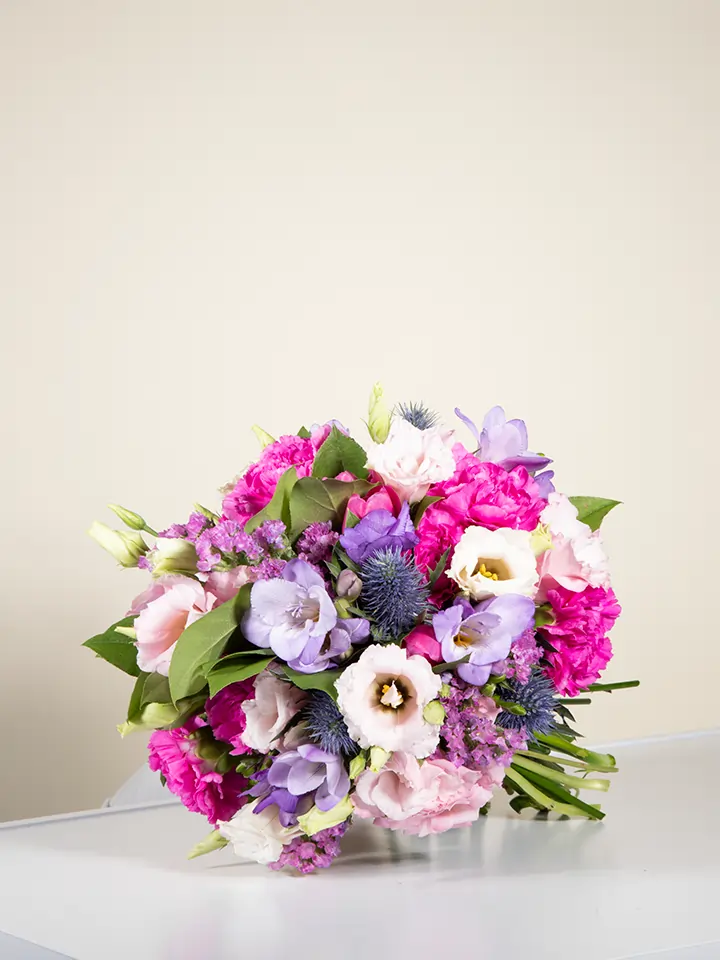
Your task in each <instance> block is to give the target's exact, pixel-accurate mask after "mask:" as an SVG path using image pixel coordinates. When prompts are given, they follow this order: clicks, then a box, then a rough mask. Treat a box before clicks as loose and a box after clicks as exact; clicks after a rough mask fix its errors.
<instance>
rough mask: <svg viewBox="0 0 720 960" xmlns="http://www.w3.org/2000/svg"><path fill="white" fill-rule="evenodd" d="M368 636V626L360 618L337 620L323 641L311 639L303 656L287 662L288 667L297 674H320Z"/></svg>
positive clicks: (321, 639)
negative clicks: (354, 644) (353, 645)
mask: <svg viewBox="0 0 720 960" xmlns="http://www.w3.org/2000/svg"><path fill="white" fill-rule="evenodd" d="M369 635H370V624H369V623H368V621H367V620H365V619H363V618H362V617H350V618H349V619H347V620H342V619H338V621H337V624H336V626H334V627H333V628H332V630H331V631H330V632H329V633H328V635H327V636H326V637H325V638H324V639H323V638H321V637H313V639H312V640H311V641H310V642H308V644H307V645H306V647H305V650H304V651H303V655H302V656H301V657H298V658H297V659H295V660H289V661H288V666H289V667H292V668H293V670H297V671H298V673H320V671H321V670H326V669H327V668H328V667H334V666H335V665H336V661H337V658H338V657H341V656H342V655H343V654H344V653H347V652H348V650H349V649H350V647H351V646H352V644H353V643H362V642H363V641H364V640H367V638H368V637H369Z"/></svg>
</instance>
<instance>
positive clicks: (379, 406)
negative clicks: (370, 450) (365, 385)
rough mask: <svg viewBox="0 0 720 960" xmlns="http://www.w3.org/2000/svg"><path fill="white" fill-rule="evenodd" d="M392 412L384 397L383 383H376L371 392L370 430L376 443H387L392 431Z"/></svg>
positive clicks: (369, 409)
mask: <svg viewBox="0 0 720 960" xmlns="http://www.w3.org/2000/svg"><path fill="white" fill-rule="evenodd" d="M391 416H392V415H391V413H390V410H389V409H388V407H387V404H386V403H385V400H384V398H383V388H382V385H381V384H379V383H376V384H375V385H374V386H373V388H372V392H371V394H370V405H369V408H368V432H369V434H370V436H371V437H372V439H373V440H374V441H375V443H385V441H386V440H387V438H388V434H389V433H390V420H391Z"/></svg>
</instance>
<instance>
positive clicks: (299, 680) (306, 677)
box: [283, 665, 342, 700]
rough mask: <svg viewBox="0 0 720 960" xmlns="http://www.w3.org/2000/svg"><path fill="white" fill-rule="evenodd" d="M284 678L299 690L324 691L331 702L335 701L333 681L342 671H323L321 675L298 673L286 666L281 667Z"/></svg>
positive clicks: (335, 691)
mask: <svg viewBox="0 0 720 960" xmlns="http://www.w3.org/2000/svg"><path fill="white" fill-rule="evenodd" d="M283 670H284V671H285V676H286V677H287V678H288V680H291V681H292V682H293V683H294V684H295V686H296V687H299V688H300V689H301V690H324V691H325V693H328V694H330V696H331V697H332V698H333V700H337V690H336V689H335V681H336V680H337V678H338V677H339V676H340V674H341V673H342V670H323V671H322V672H321V673H299V672H298V671H297V670H293V669H292V667H288V666H287V665H284V666H283Z"/></svg>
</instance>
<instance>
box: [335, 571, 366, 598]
mask: <svg viewBox="0 0 720 960" xmlns="http://www.w3.org/2000/svg"><path fill="white" fill-rule="evenodd" d="M335 592H336V593H337V595H338V596H339V597H342V598H343V599H344V600H357V598H358V597H359V596H360V593H361V592H362V580H361V579H360V577H359V576H358V575H357V574H356V573H354V571H352V570H343V571H342V573H341V574H340V576H339V577H338V578H337V583H336V584H335Z"/></svg>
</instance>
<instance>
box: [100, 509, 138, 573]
mask: <svg viewBox="0 0 720 960" xmlns="http://www.w3.org/2000/svg"><path fill="white" fill-rule="evenodd" d="M88 533H89V534H90V536H91V537H92V538H93V540H94V541H95V542H96V543H98V544H100V546H101V547H102V548H103V550H107V552H108V553H109V554H110V555H111V556H113V557H115V559H116V560H117V562H118V563H119V564H120V565H121V566H123V567H136V566H137V565H138V560H139V559H140V557H142V556H144V555H145V554H146V553H147V552H148V549H149V548H148V545H147V544H146V543H145V541H144V540H143V538H142V537H141V536H140V534H139V533H125V531H124V530H113V529H112V528H111V527H108V526H107V525H106V524H104V523H99V522H98V521H97V520H95V521H94V523H93V524H92V526H91V527H90V529H89V530H88Z"/></svg>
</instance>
